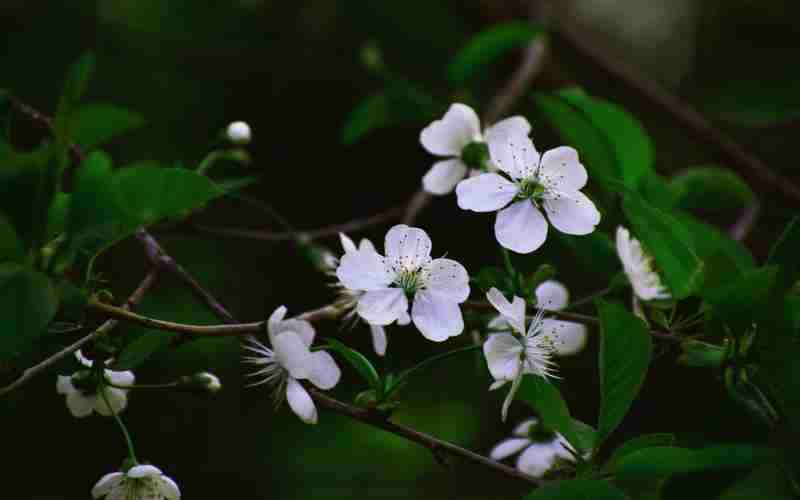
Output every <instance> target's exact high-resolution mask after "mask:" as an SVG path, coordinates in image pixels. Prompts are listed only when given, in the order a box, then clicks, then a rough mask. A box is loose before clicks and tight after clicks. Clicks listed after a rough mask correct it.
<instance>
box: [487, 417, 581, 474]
mask: <svg viewBox="0 0 800 500" xmlns="http://www.w3.org/2000/svg"><path fill="white" fill-rule="evenodd" d="M538 423H539V422H538V420H536V419H535V418H532V419H529V420H525V421H524V422H522V423H521V424H519V425H517V426H516V427H515V428H514V431H513V433H512V437H510V438H508V439H505V440H503V441H500V442H499V443H498V444H497V445H496V446H495V447H494V448H492V451H491V452H490V453H489V456H490V457H491V458H492V459H493V460H503V459H505V458H508V457H510V456H512V455H515V454H517V453H519V454H520V455H519V456H518V457H517V463H516V467H517V469H518V470H519V471H521V472H524V473H525V474H528V475H531V476H533V477H539V478H540V477H542V476H544V475H545V474H546V473H547V471H549V470H550V469H552V468H553V466H554V465H555V464H556V461H557V460H563V461H566V462H575V456H574V453H575V449H574V448H573V447H572V446H571V445H570V444H569V442H567V440H566V439H564V436H562V435H561V434H559V433H558V432H556V433H554V436H553V438H552V439H549V440H544V441H540V440H534V439H531V430H532V428H533V427H535V426H536V425H538Z"/></svg>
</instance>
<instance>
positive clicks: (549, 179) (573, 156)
mask: <svg viewBox="0 0 800 500" xmlns="http://www.w3.org/2000/svg"><path fill="white" fill-rule="evenodd" d="M538 174H539V179H540V180H541V182H542V184H544V185H546V186H552V187H554V188H556V189H558V190H559V191H577V190H579V189H581V188H582V187H583V186H585V185H586V181H587V180H588V175H587V174H586V168H584V166H583V165H581V162H580V160H578V152H577V151H575V150H574V149H573V148H570V147H566V146H562V147H560V148H555V149H551V150H549V151H545V153H544V154H543V155H542V161H541V163H540V164H539V172H538Z"/></svg>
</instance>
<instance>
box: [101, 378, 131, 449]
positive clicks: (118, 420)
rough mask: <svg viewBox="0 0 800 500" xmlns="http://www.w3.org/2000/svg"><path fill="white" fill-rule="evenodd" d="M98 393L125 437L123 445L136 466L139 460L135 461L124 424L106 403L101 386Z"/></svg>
mask: <svg viewBox="0 0 800 500" xmlns="http://www.w3.org/2000/svg"><path fill="white" fill-rule="evenodd" d="M99 391H100V396H102V398H103V402H105V404H106V406H107V407H108V409H109V410H111V415H112V416H113V417H114V420H116V422H117V425H118V426H119V428H120V430H121V431H122V435H123V436H124V437H125V444H126V445H127V446H128V455H129V456H130V458H131V460H133V463H134V464H136V465H138V464H139V460H137V459H136V450H135V449H134V447H133V440H132V439H131V435H130V433H129V432H128V428H127V427H125V423H124V422H123V421H122V419H121V418H119V415H117V412H115V411H114V409H113V408H112V407H111V403H110V402H109V401H108V396H106V391H104V390H103V386H102V385H101V386H100V387H99Z"/></svg>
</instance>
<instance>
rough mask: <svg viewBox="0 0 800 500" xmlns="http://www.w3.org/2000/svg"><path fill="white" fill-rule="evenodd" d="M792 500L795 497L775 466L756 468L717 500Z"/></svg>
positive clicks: (783, 476)
mask: <svg viewBox="0 0 800 500" xmlns="http://www.w3.org/2000/svg"><path fill="white" fill-rule="evenodd" d="M754 498H758V499H759V500H792V499H796V498H797V497H796V496H795V495H794V494H792V490H791V488H790V486H789V484H788V481H786V475H785V473H784V472H783V470H781V467H779V466H778V465H777V464H767V465H762V466H760V467H756V468H755V469H753V471H752V472H750V473H749V474H748V475H747V476H745V477H744V478H742V479H739V480H738V481H736V482H735V483H733V484H732V485H731V486H730V487H728V488H727V489H725V491H723V492H722V495H720V497H719V500H752V499H754Z"/></svg>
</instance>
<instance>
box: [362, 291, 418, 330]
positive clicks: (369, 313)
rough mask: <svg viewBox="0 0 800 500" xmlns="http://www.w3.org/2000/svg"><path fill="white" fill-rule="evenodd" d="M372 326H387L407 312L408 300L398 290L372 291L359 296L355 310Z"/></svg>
mask: <svg viewBox="0 0 800 500" xmlns="http://www.w3.org/2000/svg"><path fill="white" fill-rule="evenodd" d="M356 310H357V311H358V314H359V316H361V317H362V318H364V319H365V320H366V321H367V323H370V324H373V325H388V324H389V323H391V322H392V321H394V320H396V319H398V318H399V317H400V316H401V315H402V314H403V313H404V312H407V311H408V299H407V298H406V294H405V293H404V292H403V290H402V289H400V288H384V289H383V290H373V291H371V292H367V293H365V294H364V295H362V296H361V298H360V299H359V301H358V307H357V309H356Z"/></svg>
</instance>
